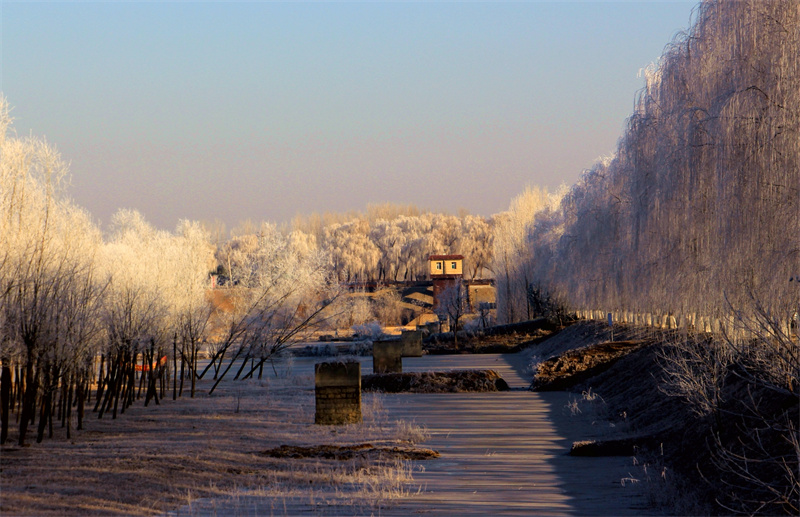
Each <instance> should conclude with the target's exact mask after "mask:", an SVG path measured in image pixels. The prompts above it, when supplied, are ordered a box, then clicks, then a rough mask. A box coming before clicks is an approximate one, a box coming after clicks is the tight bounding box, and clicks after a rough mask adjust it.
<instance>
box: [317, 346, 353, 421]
mask: <svg viewBox="0 0 800 517" xmlns="http://www.w3.org/2000/svg"><path fill="white" fill-rule="evenodd" d="M314 383H315V387H314V393H315V395H316V403H317V404H316V413H315V415H314V423H315V424H320V425H343V424H357V423H359V422H361V363H359V362H358V361H351V362H347V363H317V364H316V365H314Z"/></svg>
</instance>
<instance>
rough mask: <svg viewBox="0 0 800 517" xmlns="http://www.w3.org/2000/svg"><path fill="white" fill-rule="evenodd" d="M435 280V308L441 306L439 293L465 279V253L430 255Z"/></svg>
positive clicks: (429, 261)
mask: <svg viewBox="0 0 800 517" xmlns="http://www.w3.org/2000/svg"><path fill="white" fill-rule="evenodd" d="M428 263H429V264H430V273H431V280H432V281H433V308H434V309H436V308H437V307H438V306H439V295H441V293H442V291H444V290H445V289H447V288H448V287H449V286H451V285H457V284H458V283H460V282H462V281H463V279H464V256H463V255H431V256H430V257H428Z"/></svg>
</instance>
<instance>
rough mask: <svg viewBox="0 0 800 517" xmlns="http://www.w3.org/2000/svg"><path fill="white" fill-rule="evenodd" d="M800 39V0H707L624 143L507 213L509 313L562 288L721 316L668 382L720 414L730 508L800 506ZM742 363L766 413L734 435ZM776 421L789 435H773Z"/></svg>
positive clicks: (674, 366)
mask: <svg viewBox="0 0 800 517" xmlns="http://www.w3.org/2000/svg"><path fill="white" fill-rule="evenodd" d="M798 56H800V9H798V4H797V2H796V1H788V0H787V1H771V2H763V1H757V0H750V1H727V0H707V1H704V2H702V3H701V5H700V6H699V7H698V8H697V10H696V21H695V23H694V25H693V26H692V27H691V29H690V30H688V31H687V32H685V33H683V34H680V35H679V36H677V37H676V38H675V39H674V41H673V42H672V43H671V44H670V45H668V46H667V48H666V50H665V53H664V54H663V56H662V58H661V60H660V63H659V64H658V66H651V67H650V68H648V69H647V70H646V71H645V78H646V86H645V88H644V89H643V90H642V91H641V93H640V94H639V95H638V98H637V100H636V106H635V111H634V113H633V115H632V116H631V117H630V119H629V121H628V125H627V130H626V132H625V134H624V135H623V137H622V138H621V139H620V141H619V145H618V149H617V151H616V153H615V154H614V155H613V156H612V157H609V158H607V159H604V160H601V161H600V162H598V163H597V164H595V166H594V167H592V168H591V169H590V170H588V171H586V172H585V173H584V174H583V176H582V178H581V179H580V180H579V182H578V183H577V184H576V185H574V186H573V187H572V188H571V189H569V191H568V192H566V193H565V194H564V195H563V197H561V199H560V202H557V203H556V202H549V199H550V198H548V197H547V196H545V195H544V193H542V192H541V191H532V192H528V193H525V194H523V195H522V196H520V198H518V199H517V200H515V202H514V204H513V205H512V208H511V210H510V213H509V220H510V221H514V222H510V223H509V225H508V226H507V227H506V228H512V229H511V231H510V236H507V237H505V238H501V237H500V236H499V235H498V234H497V231H498V230H500V229H501V228H504V227H503V226H501V225H496V235H495V253H494V255H495V271H496V272H498V273H497V281H498V314H499V317H500V319H501V320H504V321H514V320H519V319H525V318H526V317H528V314H527V313H526V311H525V310H523V309H525V308H526V307H525V306H526V305H527V306H530V305H529V302H530V301H531V300H532V299H536V298H538V297H541V296H542V293H545V294H546V295H547V296H550V297H552V298H555V299H558V300H560V301H561V302H562V303H566V304H568V305H570V306H571V307H572V308H574V309H589V310H599V311H598V312H602V313H605V312H617V313H620V314H625V313H627V314H630V315H634V316H633V317H634V319H636V316H635V315H637V314H645V313H646V314H647V319H648V320H649V321H657V322H663V321H667V322H674V324H677V325H679V326H682V327H683V328H688V329H692V328H694V329H696V330H698V331H701V332H702V331H716V332H719V333H720V334H719V335H718V336H717V340H716V341H715V343H716V344H715V345H713V346H712V345H711V344H709V343H710V342H709V341H707V340H705V339H694V338H692V339H686V340H685V341H682V342H679V343H676V344H675V346H674V347H672V348H671V349H670V350H671V351H669V352H667V353H666V355H665V357H664V366H665V378H664V382H665V389H666V390H667V391H668V392H669V393H672V394H675V395H679V396H683V397H684V398H685V399H686V400H687V402H688V403H690V404H693V407H695V409H696V411H697V413H698V414H699V415H703V416H707V417H709V418H710V424H709V429H710V434H709V443H711V444H714V447H715V449H714V450H715V452H714V454H715V458H716V459H717V461H718V464H719V465H721V466H723V467H724V469H726V470H725V472H726V473H725V474H724V475H723V476H722V478H721V479H723V480H724V483H728V484H730V486H731V487H732V489H731V490H730V491H728V492H727V494H726V495H725V496H724V497H722V498H721V499H720V502H721V503H723V504H725V505H727V506H726V508H727V509H728V511H737V512H738V511H742V512H745V513H751V512H757V511H768V512H774V511H779V510H781V509H782V510H784V511H788V512H789V513H796V512H797V511H798V510H799V509H800V503H798V498H799V497H800V481H799V479H800V478H798V473H797V459H798V457H800V434H798V427H797V422H796V416H797V413H796V407H797V404H798V403H797V401H798V394H800V344H799V343H798V334H797V325H798V323H800V321H798V316H797V313H798V312H799V311H800V282H798V279H800V58H799V57H798ZM520 213H521V216H520ZM506 263H509V264H515V265H514V266H504V264H506ZM500 271H502V272H503V273H500ZM526 295H527V296H526ZM734 378H737V379H740V380H741V379H746V384H747V386H748V388H747V389H748V392H749V393H751V399H752V400H751V401H745V402H743V403H742V406H743V407H744V409H741V412H742V413H741V414H740V420H741V421H744V414H745V413H747V415H748V416H747V418H749V420H747V421H748V422H749V423H748V424H747V425H743V426H742V428H741V429H737V430H736V433H739V434H737V435H736V436H735V437H734V438H732V439H731V440H729V441H728V442H726V443H724V440H722V439H720V434H719V433H721V432H722V430H721V429H720V428H719V422H720V419H719V418H718V417H719V416H720V415H723V414H725V409H724V407H725V406H724V405H723V404H724V403H725V401H724V400H723V398H724V397H722V396H720V394H721V393H723V392H724V385H725V384H726V383H731V382H733V380H732V379H734ZM753 393H760V394H762V395H760V396H766V397H768V398H772V399H774V400H778V399H780V400H784V398H785V400H788V401H790V402H789V404H788V406H786V407H788V412H783V413H780V412H779V413H776V414H766V413H764V412H763V411H761V410H760V408H759V403H758V402H757V398H756V397H755V396H754V395H752V394H753ZM714 394H716V395H714ZM776 397H777V399H776ZM791 401H794V402H791ZM792 408H795V410H794V413H792ZM726 417H727V418H730V417H731V415H730V414H728V415H727V416H726ZM715 422H717V423H716V424H715ZM769 433H777V435H778V436H779V438H778V439H777V441H778V442H780V443H782V444H783V445H781V447H778V448H777V449H775V448H771V449H770V448H769V447H767V448H765V445H764V444H765V443H766V441H765V440H766V437H767V436H768V434H769ZM723 434H724V433H723ZM729 434H730V433H729ZM776 450H777V452H776ZM758 472H761V473H762V474H764V476H762V477H759V474H758ZM751 496H752V498H751V499H748V498H749V497H751Z"/></svg>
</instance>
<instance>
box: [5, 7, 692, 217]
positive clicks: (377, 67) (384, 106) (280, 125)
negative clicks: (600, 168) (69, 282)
mask: <svg viewBox="0 0 800 517" xmlns="http://www.w3.org/2000/svg"><path fill="white" fill-rule="evenodd" d="M695 5H696V2H678V1H673V2H644V1H641V2H583V3H581V2H517V3H498V2H486V3H461V2H451V3H439V2H430V3H413V4H407V3H383V2H366V3H300V4H296V3H269V2H249V3H233V2H204V3H194V2H124V3H117V2H55V3H38V2H37V3H30V2H9V1H5V0H3V1H2V2H0V10H1V11H0V14H1V16H2V38H1V42H2V54H1V55H0V59H1V60H2V61H1V62H0V73H1V74H2V75H0V89H1V90H2V92H3V93H4V95H5V96H6V97H7V99H8V101H9V103H10V104H11V106H13V108H14V111H13V112H12V115H13V116H14V117H15V119H16V121H15V126H16V128H17V132H18V133H20V134H27V133H29V132H33V134H35V135H40V136H46V138H47V139H48V141H50V142H51V143H54V144H55V145H56V146H57V147H58V148H59V149H60V151H61V152H62V155H63V156H64V158H65V159H67V160H68V161H69V162H71V171H72V176H73V178H72V188H71V193H72V196H73V197H74V199H75V200H76V201H77V202H78V203H79V204H80V205H82V206H84V207H86V208H87V209H88V210H89V211H90V212H91V213H92V214H93V215H94V216H95V218H96V219H98V220H100V221H101V222H103V223H105V222H108V220H109V218H110V215H111V214H112V213H113V212H114V211H116V210H117V209H118V208H136V209H138V210H140V211H141V212H142V213H143V214H144V215H145V217H146V218H147V219H148V220H150V221H152V222H153V223H155V224H156V225H157V226H160V227H163V228H168V229H171V228H173V227H174V226H175V224H176V222H177V221H178V219H181V218H189V219H200V220H213V219H215V218H216V219H221V220H222V221H224V222H226V223H227V225H228V228H230V227H232V226H234V225H235V224H236V223H237V222H238V221H240V220H243V219H247V218H249V219H252V220H254V221H259V220H271V221H275V222H283V221H288V220H290V219H291V218H292V217H293V216H294V215H295V214H297V213H310V212H315V211H316V212H324V211H345V210H350V209H363V208H364V207H365V206H366V204H367V203H380V202H384V201H393V202H397V203H403V204H406V203H414V204H417V205H418V206H420V207H421V208H426V209H432V210H445V211H450V212H455V211H456V210H458V209H459V208H461V207H463V208H466V209H467V210H469V211H470V212H472V213H476V214H481V215H491V214H492V213H496V212H499V211H502V210H505V209H506V208H507V207H508V204H509V201H510V200H511V198H512V197H514V196H515V195H516V194H517V193H519V192H520V191H521V190H522V189H523V188H524V187H525V185H527V184H536V185H545V186H548V187H556V186H557V185H559V184H560V183H562V182H565V183H567V184H571V183H573V182H574V181H575V180H576V179H577V178H578V177H579V175H580V173H581V171H582V170H583V169H585V168H587V167H589V166H590V165H591V164H592V163H593V162H594V160H595V159H596V158H597V157H599V156H601V155H605V154H609V153H610V152H612V151H613V150H614V148H615V147H616V142H617V139H618V138H619V137H620V136H621V134H622V131H623V128H624V123H625V119H626V118H627V117H628V116H629V115H630V114H631V111H632V108H633V102H634V96H635V93H636V91H637V90H639V89H640V88H641V86H642V85H643V79H642V78H640V77H637V74H638V72H639V70H640V69H641V68H642V67H645V66H646V65H648V64H649V63H650V62H653V61H656V60H657V59H658V58H659V56H660V55H661V53H662V51H663V49H664V46H665V45H666V44H667V43H668V42H669V41H670V40H671V39H672V37H673V36H674V35H675V34H676V33H677V32H678V31H680V30H683V29H686V28H687V27H688V25H689V22H690V15H691V12H692V9H693V8H694V6H695Z"/></svg>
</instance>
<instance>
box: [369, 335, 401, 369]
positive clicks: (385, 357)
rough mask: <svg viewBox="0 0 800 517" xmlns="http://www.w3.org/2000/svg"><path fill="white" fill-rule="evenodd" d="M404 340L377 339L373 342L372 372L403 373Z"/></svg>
mask: <svg viewBox="0 0 800 517" xmlns="http://www.w3.org/2000/svg"><path fill="white" fill-rule="evenodd" d="M402 372H403V342H402V341H396V340H393V341H375V342H373V343H372V373H402Z"/></svg>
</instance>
